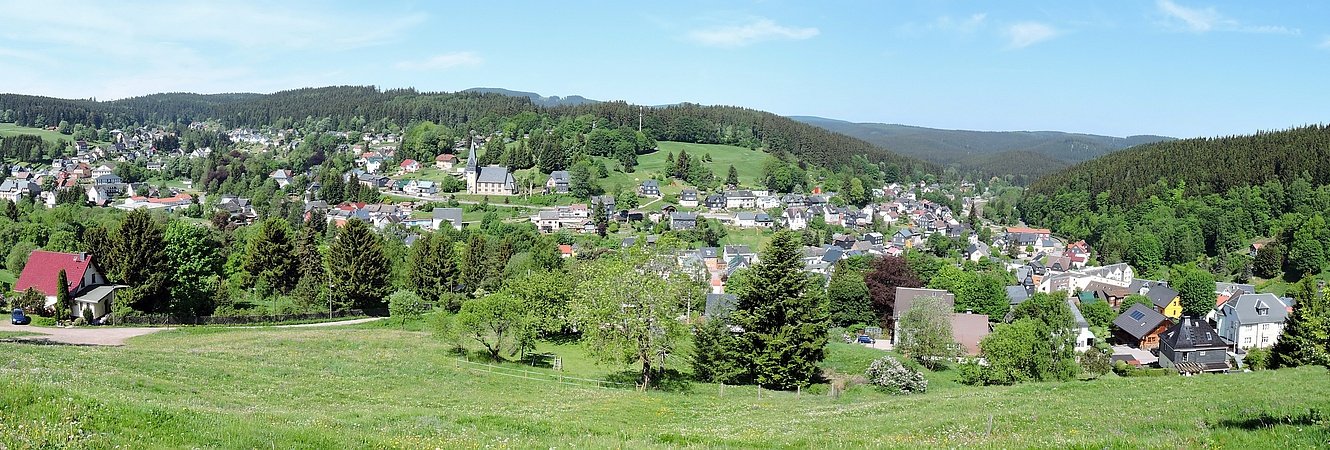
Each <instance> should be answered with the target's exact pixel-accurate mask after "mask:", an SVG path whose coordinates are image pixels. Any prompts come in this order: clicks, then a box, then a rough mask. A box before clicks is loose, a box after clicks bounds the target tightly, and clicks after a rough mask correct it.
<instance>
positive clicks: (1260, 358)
mask: <svg viewBox="0 0 1330 450" xmlns="http://www.w3.org/2000/svg"><path fill="white" fill-rule="evenodd" d="M1242 363H1243V364H1244V365H1246V366H1247V368H1248V369H1251V370H1263V369H1269V368H1270V349H1268V348H1253V349H1251V350H1247V356H1245V357H1243V358H1242Z"/></svg>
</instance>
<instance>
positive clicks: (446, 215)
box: [430, 208, 462, 224]
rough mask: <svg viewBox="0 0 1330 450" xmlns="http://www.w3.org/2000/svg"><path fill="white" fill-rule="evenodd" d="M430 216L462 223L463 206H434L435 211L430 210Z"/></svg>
mask: <svg viewBox="0 0 1330 450" xmlns="http://www.w3.org/2000/svg"><path fill="white" fill-rule="evenodd" d="M430 217H433V218H435V219H439V220H447V221H449V222H453V223H454V224H460V223H462V208H434V210H433V211H430Z"/></svg>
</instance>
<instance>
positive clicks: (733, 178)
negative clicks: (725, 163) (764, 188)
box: [725, 165, 739, 186]
mask: <svg viewBox="0 0 1330 450" xmlns="http://www.w3.org/2000/svg"><path fill="white" fill-rule="evenodd" d="M725 184H728V185H731V186H738V185H739V169H735V168H734V165H730V171H729V173H727V174H726V175H725Z"/></svg>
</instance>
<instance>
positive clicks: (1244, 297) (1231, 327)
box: [1215, 293, 1292, 350]
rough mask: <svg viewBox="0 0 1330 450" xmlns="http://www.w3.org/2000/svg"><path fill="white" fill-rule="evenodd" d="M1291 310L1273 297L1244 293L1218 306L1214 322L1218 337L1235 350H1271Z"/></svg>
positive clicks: (1273, 295) (1272, 295)
mask: <svg viewBox="0 0 1330 450" xmlns="http://www.w3.org/2000/svg"><path fill="white" fill-rule="evenodd" d="M1291 309H1292V308H1290V307H1289V306H1288V305H1286V304H1285V303H1284V301H1283V300H1281V299H1280V298H1279V297H1277V296H1275V294H1250V293H1244V294H1240V295H1237V296H1234V297H1232V298H1229V299H1228V301H1226V302H1224V304H1222V305H1219V308H1216V310H1215V322H1216V324H1217V325H1218V327H1217V329H1218V333H1219V336H1220V337H1221V338H1223V339H1225V340H1227V341H1228V344H1229V345H1230V346H1231V347H1233V348H1235V349H1244V350H1245V349H1250V348H1270V347H1271V346H1273V345H1275V341H1276V340H1278V339H1279V336H1280V334H1282V333H1283V332H1284V320H1285V319H1287V318H1288V314H1289V312H1290V310H1291Z"/></svg>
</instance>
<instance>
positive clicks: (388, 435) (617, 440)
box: [0, 324, 1330, 448]
mask: <svg viewBox="0 0 1330 450" xmlns="http://www.w3.org/2000/svg"><path fill="white" fill-rule="evenodd" d="M418 328H419V327H409V328H408V330H409V329H418ZM541 350H542V351H552V352H554V353H556V354H558V355H560V357H561V358H563V361H564V366H565V367H566V368H567V372H565V373H566V374H568V375H572V376H578V377H586V378H594V377H596V376H597V375H600V374H607V373H610V372H614V371H616V370H618V369H619V368H617V367H613V366H601V365H596V364H594V363H592V362H591V361H589V360H587V359H586V358H585V357H584V356H581V350H580V349H579V348H578V347H576V346H574V345H572V344H561V345H546V346H544V347H542V348H541ZM0 352H3V353H4V354H5V355H7V356H8V357H7V358H6V360H7V362H6V363H5V364H0V446H4V447H8V448H50V447H64V448H107V447H112V446H115V445H124V444H126V443H132V445H133V446H134V447H136V448H197V447H205V448H471V447H517V448H531V447H541V448H552V447H560V448H567V447H576V448H587V447H590V448H605V447H614V448H676V447H695V448H712V447H728V448H753V447H836V448H877V447H911V448H916V447H952V448H955V447H975V446H981V447H995V448H1011V447H1042V448H1108V447H1111V448H1155V447H1168V448H1209V447H1229V448H1258V447H1259V448H1271V447H1276V448H1277V447H1284V448H1312V447H1321V446H1324V445H1325V443H1326V442H1327V441H1328V440H1330V429H1327V422H1326V418H1325V411H1327V410H1330V376H1327V373H1326V370H1325V369H1324V368H1319V367H1317V368H1303V369H1294V370H1280V371H1265V372H1256V373H1249V374H1230V375H1214V376H1199V377H1190V378H1185V377H1164V378H1109V379H1102V380H1097V381H1077V382H1066V383H1037V384H1028V385H1021V386H1013V387H988V388H974V387H966V386H959V385H955V384H954V383H949V382H948V381H947V380H948V377H949V376H950V375H948V374H946V373H941V374H930V375H929V376H930V379H931V380H932V385H933V388H932V390H931V391H930V392H929V393H927V394H922V395H916V396H909V397H892V396H887V395H884V394H880V393H878V392H876V391H873V390H871V389H866V388H863V387H856V388H852V389H851V390H849V391H847V392H846V393H845V394H844V395H842V396H840V397H839V398H832V397H829V396H827V395H816V394H817V392H818V391H817V390H810V391H809V392H805V393H804V394H803V395H802V396H800V397H797V398H796V397H795V395H794V394H793V393H784V392H781V393H772V392H769V391H767V392H764V393H763V395H762V397H761V399H758V395H757V394H758V392H757V391H756V390H755V389H753V388H751V387H744V388H739V387H732V386H731V387H727V388H726V389H725V390H724V394H723V396H722V393H721V389H719V386H716V385H709V384H696V383H695V384H692V385H689V386H687V387H685V388H683V389H684V390H683V391H681V392H646V393H641V392H635V391H633V390H630V389H598V388H587V387H578V386H571V385H566V384H560V383H558V382H553V381H536V380H528V379H523V378H518V377H517V376H514V374H517V375H520V374H521V373H519V372H515V370H516V369H517V368H518V367H523V366H519V365H517V364H511V365H509V366H507V367H508V369H506V370H504V372H505V373H509V374H510V375H500V374H495V373H489V372H487V371H482V370H477V369H476V368H474V367H472V366H468V365H465V364H462V363H459V362H456V361H455V359H454V357H453V356H451V355H450V354H449V352H448V349H447V346H446V345H445V344H443V343H441V342H439V341H438V340H436V339H434V338H433V337H431V336H430V335H428V334H425V333H423V332H419V331H404V330H400V329H397V328H396V327H393V326H385V325H384V324H371V325H366V326H363V327H353V328H345V329H338V328H322V329H320V328H305V329H223V328H191V329H180V330H174V331H166V332H160V333H156V334H152V335H148V336H143V337H139V338H135V339H132V340H131V341H130V343H129V345H128V346H125V347H77V346H51V345H31V344H17V343H0ZM869 352H871V350H868V349H863V348H855V347H853V346H848V345H845V344H834V345H833V346H831V348H830V358H829V360H828V362H827V365H828V367H831V368H833V369H836V370H838V371H857V370H860V368H861V367H863V365H864V364H865V363H866V362H867V361H869V360H871V359H872V357H873V355H874V354H873V353H869ZM523 370H529V371H532V373H533V374H536V375H541V376H544V377H545V378H542V379H548V376H549V375H550V374H551V372H550V371H549V369H544V368H535V367H530V366H525V367H524V368H523ZM532 377H533V378H538V377H537V376H534V375H533V376H532Z"/></svg>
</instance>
